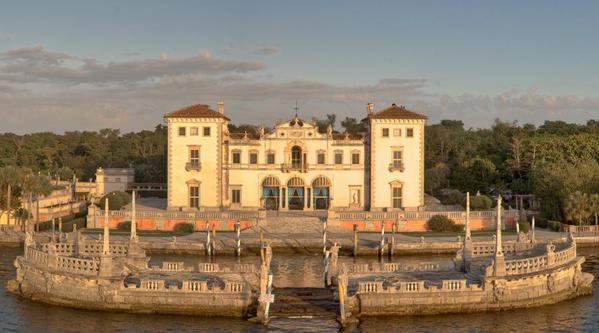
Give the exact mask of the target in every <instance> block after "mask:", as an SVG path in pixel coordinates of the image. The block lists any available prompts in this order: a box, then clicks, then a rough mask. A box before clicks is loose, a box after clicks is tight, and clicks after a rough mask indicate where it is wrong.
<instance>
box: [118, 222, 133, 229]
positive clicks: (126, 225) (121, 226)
mask: <svg viewBox="0 0 599 333" xmlns="http://www.w3.org/2000/svg"><path fill="white" fill-rule="evenodd" d="M116 228H117V229H119V230H122V231H130V230H131V221H123V222H121V223H119V225H117V226H116Z"/></svg>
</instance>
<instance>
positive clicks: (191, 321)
mask: <svg viewBox="0 0 599 333" xmlns="http://www.w3.org/2000/svg"><path fill="white" fill-rule="evenodd" d="M596 252H597V251H596V250H595V249H581V250H580V254H581V255H585V256H586V257H587V261H586V263H585V268H584V269H585V271H588V272H591V273H593V274H594V275H595V277H596V278H597V277H598V276H599V256H597V255H595V254H593V253H596ZM20 253H21V250H20V249H14V248H0V332H232V333H233V332H338V331H339V330H340V327H339V325H338V324H337V322H336V321H334V320H333V319H330V318H274V319H273V320H272V321H271V323H270V324H269V326H268V327H263V326H261V325H258V324H254V323H250V322H248V321H245V320H241V319H232V318H199V317H190V316H167V315H134V314H126V313H117V312H99V311H84V310H76V309H69V308H63V307H57V306H50V305H45V304H40V303H35V302H31V301H28V300H25V299H22V298H20V297H17V296H14V295H12V294H8V293H7V292H6V288H5V285H6V282H7V281H8V280H9V279H11V278H13V277H14V272H15V269H14V267H13V261H14V259H15V257H16V256H17V255H19V254H20ZM422 258H424V260H431V259H433V258H432V257H422ZM439 258H443V259H444V258H446V257H436V259H439ZM411 259H418V258H414V257H412V258H411ZM162 260H173V258H172V257H169V256H155V257H153V259H152V263H151V264H159V263H160V262H161V261H162ZM177 260H178V261H184V262H185V263H186V265H191V264H197V263H198V262H206V261H208V259H206V258H198V257H196V256H184V257H182V259H181V257H177ZM218 260H219V262H221V260H223V261H230V262H233V261H236V259H235V258H233V257H225V258H219V259H218ZM399 260H400V261H401V260H404V258H399ZM406 260H410V258H406ZM242 261H243V262H256V263H257V262H258V258H257V257H254V256H246V257H244V258H242ZM273 266H274V267H273V270H274V272H275V274H278V275H279V277H278V280H275V286H276V285H277V282H278V284H279V285H281V286H285V287H303V286H311V285H314V284H319V283H320V282H321V276H322V257H320V256H294V257H291V256H279V257H277V256H276V255H275V257H274V258H273ZM298 272H299V273H298ZM594 285H595V288H597V286H599V283H598V282H597V279H596V280H595V282H594ZM275 292H276V291H275ZM598 330H599V293H595V295H593V296H587V297H581V298H577V299H574V300H571V301H566V302H562V303H560V304H556V305H550V306H543V307H539V308H531V309H518V310H513V311H503V312H488V313H473V314H450V315H438V316H410V317H382V318H381V317H372V318H365V319H364V320H363V321H362V322H361V323H360V324H359V325H358V326H356V327H350V328H347V329H346V330H343V332H385V333H387V332H399V331H401V332H564V331H567V332H572V331H574V332H576V331H583V332H593V331H598Z"/></svg>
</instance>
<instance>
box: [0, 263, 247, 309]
mask: <svg viewBox="0 0 599 333" xmlns="http://www.w3.org/2000/svg"><path fill="white" fill-rule="evenodd" d="M15 265H16V266H17V274H18V276H17V279H16V280H12V281H10V282H9V284H8V286H7V287H8V290H9V291H11V292H13V293H16V294H19V295H22V296H24V297H26V298H29V299H32V300H34V301H40V302H44V303H49V304H54V305H61V306H67V307H72V308H79V309H88V310H108V311H127V312H135V313H162V314H187V315H202V316H231V317H245V316H246V315H247V314H248V309H249V308H250V306H251V305H252V292H251V290H250V288H249V287H248V286H247V285H245V284H225V286H224V288H218V287H211V288H208V287H207V284H204V285H203V286H204V288H201V287H197V288H191V289H189V288H185V287H184V288H181V289H179V288H176V287H166V286H164V283H160V282H158V281H151V283H147V282H146V283H141V284H140V285H139V286H135V285H134V286H126V285H125V284H124V283H123V280H122V279H100V278H97V277H85V276H81V275H79V276H78V275H75V274H68V273H63V272H52V271H49V270H47V269H41V268H39V267H36V266H35V265H32V264H31V263H29V262H28V261H26V260H25V259H24V258H23V257H19V258H17V260H16V262H15ZM200 285H201V284H198V286H200Z"/></svg>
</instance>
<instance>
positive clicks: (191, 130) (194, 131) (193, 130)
mask: <svg viewBox="0 0 599 333" xmlns="http://www.w3.org/2000/svg"><path fill="white" fill-rule="evenodd" d="M189 135H193V136H197V135H198V128H197V127H190V128H189Z"/></svg>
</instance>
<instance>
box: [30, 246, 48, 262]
mask: <svg viewBox="0 0 599 333" xmlns="http://www.w3.org/2000/svg"><path fill="white" fill-rule="evenodd" d="M25 260H27V261H28V262H31V263H33V264H34V265H36V266H41V267H47V266H48V253H46V252H44V251H42V250H38V249H36V248H34V247H33V246H28V247H27V248H25Z"/></svg>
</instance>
